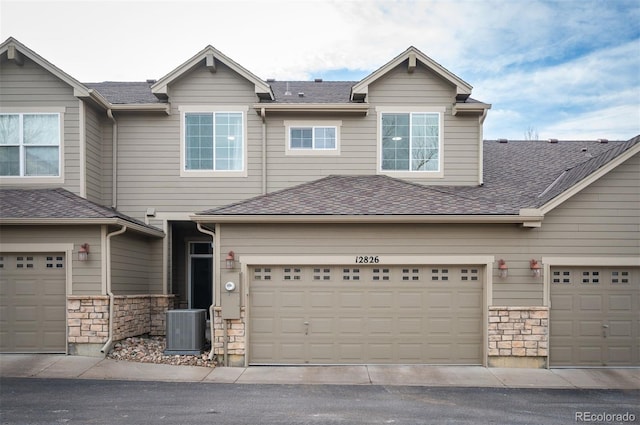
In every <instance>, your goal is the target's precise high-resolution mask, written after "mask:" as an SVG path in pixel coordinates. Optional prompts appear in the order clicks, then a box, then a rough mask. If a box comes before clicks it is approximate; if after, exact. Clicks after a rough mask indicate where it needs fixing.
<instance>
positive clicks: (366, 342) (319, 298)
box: [249, 266, 483, 364]
mask: <svg viewBox="0 0 640 425" xmlns="http://www.w3.org/2000/svg"><path fill="white" fill-rule="evenodd" d="M482 270H483V269H482V268H481V267H474V266H469V267H460V266H451V267H449V266H392V267H377V266H365V267H353V266H255V267H249V272H250V279H251V282H250V285H251V287H250V323H249V325H250V329H249V332H250V342H249V350H250V351H249V362H250V363H252V364H377V363H392V364H393V363H395V364H481V363H482V323H483V320H482V317H483V315H482V311H483V309H482V298H483V297H482V291H483V281H482V280H483V279H482V275H483V272H482Z"/></svg>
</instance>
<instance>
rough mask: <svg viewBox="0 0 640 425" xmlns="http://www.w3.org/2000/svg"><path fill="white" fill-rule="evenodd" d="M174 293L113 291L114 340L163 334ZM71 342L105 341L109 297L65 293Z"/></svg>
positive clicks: (107, 334) (69, 340)
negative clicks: (116, 292) (120, 292)
mask: <svg viewBox="0 0 640 425" xmlns="http://www.w3.org/2000/svg"><path fill="white" fill-rule="evenodd" d="M173 299H174V295H116V296H115V297H114V306H113V307H114V311H113V314H114V319H115V322H114V324H113V340H114V341H118V340H120V339H124V338H128V337H130V336H138V335H143V334H151V335H165V333H166V323H165V321H166V319H165V312H166V311H167V310H169V309H172V308H173ZM67 326H68V328H69V334H68V340H67V342H68V343H70V344H104V343H105V342H107V339H108V338H109V297H108V296H107V295H70V296H68V297H67Z"/></svg>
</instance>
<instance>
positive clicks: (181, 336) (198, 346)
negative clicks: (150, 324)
mask: <svg viewBox="0 0 640 425" xmlns="http://www.w3.org/2000/svg"><path fill="white" fill-rule="evenodd" d="M206 312H207V311H206V310H203V309H188V310H168V311H167V347H166V348H165V350H164V354H165V355H176V354H178V355H198V354H202V351H203V350H204V339H205V328H206V321H207V316H206Z"/></svg>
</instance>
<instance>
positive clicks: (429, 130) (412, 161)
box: [379, 111, 442, 175]
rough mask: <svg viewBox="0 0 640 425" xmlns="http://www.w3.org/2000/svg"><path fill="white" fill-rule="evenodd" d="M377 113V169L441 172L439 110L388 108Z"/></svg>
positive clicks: (440, 118) (394, 171) (440, 122)
mask: <svg viewBox="0 0 640 425" xmlns="http://www.w3.org/2000/svg"><path fill="white" fill-rule="evenodd" d="M379 116H380V139H381V140H380V153H379V154H380V170H381V172H383V173H396V172H398V173H401V172H407V173H420V172H422V173H432V174H434V175H435V174H438V175H440V174H441V172H442V113H441V112H397V111H393V112H392V111H390V112H381V113H380V115H379Z"/></svg>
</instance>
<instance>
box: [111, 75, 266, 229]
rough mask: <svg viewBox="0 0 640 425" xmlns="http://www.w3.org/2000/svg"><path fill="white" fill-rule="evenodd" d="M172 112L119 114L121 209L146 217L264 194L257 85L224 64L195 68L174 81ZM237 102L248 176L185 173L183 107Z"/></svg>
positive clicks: (201, 207) (132, 214) (201, 208)
mask: <svg viewBox="0 0 640 425" xmlns="http://www.w3.org/2000/svg"><path fill="white" fill-rule="evenodd" d="M169 96H170V102H171V115H165V114H163V113H152V114H141V113H135V114H133V113H118V115H117V120H118V161H117V163H118V189H117V193H118V202H117V203H118V209H119V210H120V211H122V212H123V213H125V214H128V215H130V216H133V217H136V218H143V217H144V213H145V211H146V209H147V208H149V207H153V208H156V210H157V211H158V212H163V213H164V212H169V213H170V212H195V211H202V210H205V209H209V208H213V207H217V206H223V205H227V204H230V203H233V202H237V201H239V200H243V199H246V198H250V197H253V196H257V195H260V194H261V178H262V168H261V167H262V159H261V157H262V121H261V118H260V117H259V116H258V115H257V114H256V112H255V111H254V110H253V108H252V105H253V104H254V103H256V102H257V101H258V98H257V96H256V95H255V92H254V85H253V84H251V83H249V82H248V81H247V80H245V79H244V78H243V77H241V76H240V75H238V74H237V73H235V72H234V71H232V70H231V69H230V68H228V67H227V66H225V65H224V64H221V63H219V64H218V67H217V71H216V72H215V73H211V72H210V71H209V70H207V69H206V68H205V67H204V66H199V67H196V68H195V69H194V70H193V71H191V72H189V73H187V74H185V75H184V76H183V77H182V78H180V79H179V80H177V81H175V82H173V83H172V84H171V85H170V86H169ZM182 105H188V106H194V105H203V106H215V105H227V106H234V105H237V107H238V108H240V109H243V110H246V112H245V117H246V120H247V126H246V128H247V134H246V135H245V138H246V140H247V149H248V164H246V165H245V166H246V167H248V176H247V177H191V176H189V177H181V175H180V170H181V167H182V164H181V163H180V143H181V134H180V120H181V111H180V110H179V108H180V106H182Z"/></svg>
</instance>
